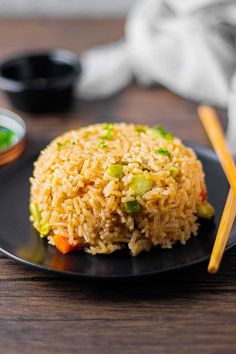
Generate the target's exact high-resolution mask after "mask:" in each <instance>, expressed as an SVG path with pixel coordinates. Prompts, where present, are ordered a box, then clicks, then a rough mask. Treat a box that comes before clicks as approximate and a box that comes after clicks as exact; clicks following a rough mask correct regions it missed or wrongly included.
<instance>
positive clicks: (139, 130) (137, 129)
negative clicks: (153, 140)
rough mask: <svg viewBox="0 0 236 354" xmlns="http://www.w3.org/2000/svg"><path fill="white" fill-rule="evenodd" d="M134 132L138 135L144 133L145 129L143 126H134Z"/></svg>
mask: <svg viewBox="0 0 236 354" xmlns="http://www.w3.org/2000/svg"><path fill="white" fill-rule="evenodd" d="M134 130H135V131H136V132H139V133H145V132H146V130H147V129H146V127H145V126H144V125H138V124H137V125H135V127H134Z"/></svg>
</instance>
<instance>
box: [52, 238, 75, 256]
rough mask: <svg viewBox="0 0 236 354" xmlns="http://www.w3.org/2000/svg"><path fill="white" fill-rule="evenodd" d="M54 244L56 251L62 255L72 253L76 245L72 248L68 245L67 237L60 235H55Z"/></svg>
mask: <svg viewBox="0 0 236 354" xmlns="http://www.w3.org/2000/svg"><path fill="white" fill-rule="evenodd" d="M54 242H55V246H56V248H57V249H58V251H60V252H61V253H63V254H66V253H68V252H70V251H72V250H73V249H75V248H76V247H77V246H78V245H76V246H73V245H71V244H70V243H69V240H68V238H67V237H65V236H62V235H56V236H54Z"/></svg>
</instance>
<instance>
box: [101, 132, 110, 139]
mask: <svg viewBox="0 0 236 354" xmlns="http://www.w3.org/2000/svg"><path fill="white" fill-rule="evenodd" d="M111 136H112V130H107V131H106V133H104V134H102V135H100V138H102V139H107V140H109V139H111Z"/></svg>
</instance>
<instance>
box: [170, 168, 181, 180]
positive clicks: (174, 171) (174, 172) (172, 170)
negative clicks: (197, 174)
mask: <svg viewBox="0 0 236 354" xmlns="http://www.w3.org/2000/svg"><path fill="white" fill-rule="evenodd" d="M168 171H169V172H170V174H171V176H172V177H173V178H175V177H177V176H178V174H179V168H178V167H175V166H172V167H170V168H168Z"/></svg>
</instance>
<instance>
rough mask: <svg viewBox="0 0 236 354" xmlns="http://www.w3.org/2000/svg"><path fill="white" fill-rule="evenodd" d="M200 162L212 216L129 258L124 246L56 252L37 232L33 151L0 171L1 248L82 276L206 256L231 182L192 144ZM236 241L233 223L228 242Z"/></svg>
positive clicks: (179, 264) (140, 270) (158, 267)
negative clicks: (170, 242)
mask: <svg viewBox="0 0 236 354" xmlns="http://www.w3.org/2000/svg"><path fill="white" fill-rule="evenodd" d="M193 148H194V150H195V151H196V153H197V155H198V157H199V158H200V160H201V161H202V163H203V166H204V170H205V173H206V183H207V188H208V193H209V200H210V201H211V203H212V204H213V205H214V206H215V207H216V216H215V219H214V221H211V222H209V221H208V222H207V221H206V222H202V223H201V226H200V229H199V232H198V236H197V237H192V238H191V239H190V240H189V241H188V242H187V244H186V245H185V246H182V245H180V244H178V245H176V246H175V247H174V248H173V249H172V250H162V249H154V250H152V251H151V252H147V253H145V252H143V253H142V254H140V255H139V256H137V257H135V258H133V257H131V256H130V254H129V253H128V251H119V252H115V253H113V254H111V255H97V256H91V255H88V254H86V253H84V252H83V251H82V252H72V253H70V254H68V255H62V254H60V253H59V252H58V251H57V250H56V249H55V248H54V247H52V246H49V245H48V244H47V241H46V240H42V239H40V238H39V236H38V234H37V233H36V232H35V231H34V230H33V229H32V226H31V223H30V222H29V212H28V204H29V182H28V181H29V177H30V176H31V173H32V167H33V161H34V160H35V159H36V156H33V157H30V158H27V159H25V160H22V161H19V162H18V163H16V164H15V165H12V166H10V167H8V168H7V169H5V170H3V171H2V172H1V173H0V195H1V213H0V230H1V232H0V250H1V251H2V252H3V253H5V254H6V255H8V256H9V257H11V258H14V259H15V260H17V261H19V262H22V263H25V264H28V265H31V266H33V267H36V268H40V269H45V270H49V271H56V272H59V273H64V274H71V275H76V276H83V277H95V278H126V277H137V276H144V275H151V274H157V273H162V272H166V271H170V270H175V269H180V268H184V267H188V266H192V265H194V264H197V263H200V262H202V261H205V260H207V259H208V258H209V256H210V253H211V250H212V246H213V242H214V239H215V235H216V230H217V228H218V225H219V220H220V217H221V213H222V210H223V208H224V204H225V200H226V196H227V192H228V189H229V185H228V183H227V180H226V178H225V175H224V173H223V171H222V169H221V167H220V164H219V162H218V160H217V158H216V156H215V154H214V153H213V152H212V151H210V150H208V149H205V148H202V147H194V146H193ZM234 244H236V224H234V227H233V229H232V232H231V235H230V238H229V241H228V244H227V248H230V247H232V246H233V245H234Z"/></svg>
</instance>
